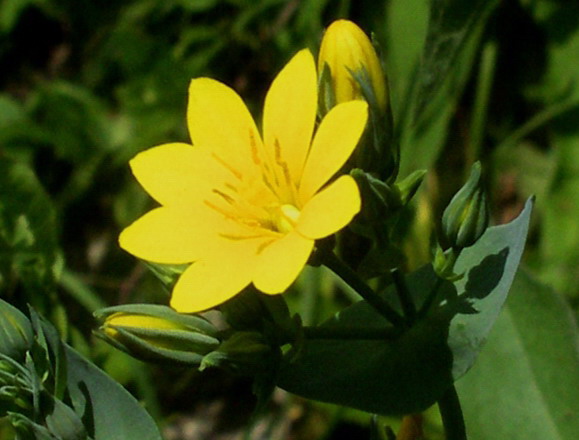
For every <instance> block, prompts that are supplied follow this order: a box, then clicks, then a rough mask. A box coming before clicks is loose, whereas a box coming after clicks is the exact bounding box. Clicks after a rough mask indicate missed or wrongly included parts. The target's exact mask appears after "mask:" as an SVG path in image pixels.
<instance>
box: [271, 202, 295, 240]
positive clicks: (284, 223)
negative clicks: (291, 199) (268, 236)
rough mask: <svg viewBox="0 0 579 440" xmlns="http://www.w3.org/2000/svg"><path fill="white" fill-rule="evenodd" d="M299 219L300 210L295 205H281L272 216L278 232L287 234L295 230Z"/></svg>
mask: <svg viewBox="0 0 579 440" xmlns="http://www.w3.org/2000/svg"><path fill="white" fill-rule="evenodd" d="M299 217H300V210H299V209H298V208H296V207H295V206H294V205H289V204H286V205H280V207H279V208H278V209H277V210H276V212H275V213H274V214H273V215H272V223H273V225H274V227H275V229H276V230H277V231H278V232H284V233H287V232H291V231H293V230H294V228H295V226H296V224H297V222H298V219H299Z"/></svg>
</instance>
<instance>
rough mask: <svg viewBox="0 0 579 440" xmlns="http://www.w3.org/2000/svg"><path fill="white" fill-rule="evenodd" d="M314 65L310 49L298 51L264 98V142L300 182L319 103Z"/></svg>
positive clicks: (271, 153) (273, 156)
mask: <svg viewBox="0 0 579 440" xmlns="http://www.w3.org/2000/svg"><path fill="white" fill-rule="evenodd" d="M317 95H318V92H317V79H316V66H315V62H314V58H313V56H312V54H311V52H310V51H309V50H307V49H306V50H302V51H300V52H298V53H297V54H296V55H295V56H294V57H293V58H292V59H291V60H290V62H289V63H288V64H287V65H286V66H285V67H284V68H283V69H282V70H281V72H280V73H279V74H278V75H277V77H276V78H275V80H274V81H273V83H272V84H271V87H270V89H269V91H268V93H267V96H266V98H265V105H264V109H263V139H264V143H265V145H266V148H267V149H268V151H269V152H270V155H271V157H270V160H271V159H274V158H275V157H276V156H277V155H276V152H275V150H276V148H278V147H276V145H279V156H281V159H282V160H284V161H285V162H286V163H287V166H288V168H289V172H290V175H291V177H292V179H293V180H294V182H295V183H297V182H299V179H300V177H301V174H302V170H303V167H304V162H305V159H306V156H307V154H308V150H309V148H310V143H311V139H312V133H313V130H314V123H315V121H316V109H317V102H318V96H317Z"/></svg>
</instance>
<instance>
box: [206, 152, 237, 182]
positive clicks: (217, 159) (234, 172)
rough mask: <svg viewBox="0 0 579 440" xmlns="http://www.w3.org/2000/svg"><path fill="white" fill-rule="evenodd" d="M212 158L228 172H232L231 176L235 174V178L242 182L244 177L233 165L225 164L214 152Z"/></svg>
mask: <svg viewBox="0 0 579 440" xmlns="http://www.w3.org/2000/svg"><path fill="white" fill-rule="evenodd" d="M211 156H213V158H214V159H215V160H216V161H217V162H219V163H220V164H221V165H223V166H224V167H225V168H226V169H227V170H228V171H230V172H231V174H233V175H234V176H235V177H237V179H238V180H241V177H242V176H243V175H242V174H241V173H240V172H239V171H237V170H236V169H235V168H233V167H232V166H231V165H229V164H228V163H227V162H225V161H224V160H223V159H222V158H220V157H219V156H218V155H217V154H215V153H214V152H212V153H211Z"/></svg>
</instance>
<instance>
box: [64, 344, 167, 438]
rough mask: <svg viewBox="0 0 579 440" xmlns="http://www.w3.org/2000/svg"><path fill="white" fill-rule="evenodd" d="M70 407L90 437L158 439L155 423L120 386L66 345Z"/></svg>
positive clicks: (159, 436)
mask: <svg viewBox="0 0 579 440" xmlns="http://www.w3.org/2000/svg"><path fill="white" fill-rule="evenodd" d="M66 357H67V362H68V368H67V370H68V392H69V393H70V397H71V400H72V406H73V408H74V410H75V412H76V413H77V414H81V415H82V421H83V423H84V426H85V428H86V430H87V431H88V433H89V435H90V436H91V437H92V438H93V439H94V440H161V435H160V434H159V430H158V428H157V426H156V425H155V422H154V421H153V419H151V417H150V416H149V414H147V412H146V411H145V410H144V409H143V407H142V406H141V405H140V404H139V403H138V402H137V401H136V400H135V398H134V397H133V396H131V395H130V394H129V393H128V391H127V390H125V389H124V388H123V387H122V386H121V385H119V384H118V383H116V382H115V381H113V380H112V379H111V378H110V377H108V376H107V375H106V374H105V373H103V372H102V371H101V370H99V369H98V368H97V367H95V366H94V365H93V364H91V363H90V362H88V361H87V360H85V359H84V358H83V357H81V356H80V355H79V354H78V353H77V352H76V351H74V350H73V349H72V348H70V347H68V346H67V347H66Z"/></svg>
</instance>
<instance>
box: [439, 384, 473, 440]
mask: <svg viewBox="0 0 579 440" xmlns="http://www.w3.org/2000/svg"><path fill="white" fill-rule="evenodd" d="M438 409H439V410H440V416H441V417H442V424H443V426H444V432H445V434H446V440H467V437H466V427H465V425H464V417H463V416H462V409H461V407H460V400H459V399H458V394H457V393H456V388H455V387H454V385H452V386H451V387H450V388H449V389H448V390H446V392H445V393H444V395H443V396H442V398H441V399H440V400H439V401H438Z"/></svg>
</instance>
